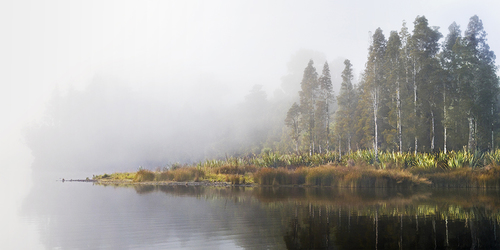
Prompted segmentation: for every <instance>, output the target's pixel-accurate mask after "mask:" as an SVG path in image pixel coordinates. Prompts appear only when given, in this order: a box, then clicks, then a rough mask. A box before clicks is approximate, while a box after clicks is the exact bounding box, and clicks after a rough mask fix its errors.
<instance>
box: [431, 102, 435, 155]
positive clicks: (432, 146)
mask: <svg viewBox="0 0 500 250" xmlns="http://www.w3.org/2000/svg"><path fill="white" fill-rule="evenodd" d="M431 123H432V128H431V133H432V137H431V151H434V138H435V134H434V112H433V111H432V110H431Z"/></svg>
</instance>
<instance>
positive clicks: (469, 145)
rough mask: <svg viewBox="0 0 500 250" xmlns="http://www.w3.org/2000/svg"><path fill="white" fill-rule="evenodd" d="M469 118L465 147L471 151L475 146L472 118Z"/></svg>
mask: <svg viewBox="0 0 500 250" xmlns="http://www.w3.org/2000/svg"><path fill="white" fill-rule="evenodd" d="M468 120H469V141H468V143H467V148H468V150H469V151H472V150H473V149H474V148H475V145H474V144H475V142H474V134H475V133H474V118H472V117H470V116H469V118H468Z"/></svg>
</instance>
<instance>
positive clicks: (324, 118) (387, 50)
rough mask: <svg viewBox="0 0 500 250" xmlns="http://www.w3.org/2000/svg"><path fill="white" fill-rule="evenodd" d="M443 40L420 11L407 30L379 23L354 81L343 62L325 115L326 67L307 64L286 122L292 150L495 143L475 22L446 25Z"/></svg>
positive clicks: (491, 92)
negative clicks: (335, 106)
mask: <svg viewBox="0 0 500 250" xmlns="http://www.w3.org/2000/svg"><path fill="white" fill-rule="evenodd" d="M448 29H449V33H448V35H447V36H446V37H445V39H444V41H443V42H442V43H439V40H440V38H442V36H443V35H442V34H441V33H440V32H439V31H438V27H431V26H429V24H428V21H427V19H426V18H425V17H424V16H418V17H417V18H416V19H415V21H414V30H413V32H412V33H410V32H409V31H408V28H407V27H406V24H405V22H403V26H402V28H401V30H400V31H399V32H398V31H391V32H390V35H389V38H386V37H385V36H384V34H383V32H382V30H381V29H380V28H378V29H377V30H376V31H375V32H374V33H373V36H372V38H371V45H370V47H369V49H368V61H367V62H366V68H365V69H364V71H363V72H362V76H361V77H360V82H359V84H357V85H355V84H353V70H352V65H351V63H350V61H349V60H345V61H344V65H345V67H344V70H343V71H342V74H341V76H342V84H341V89H340V93H339V94H338V95H337V98H336V101H337V104H338V109H337V110H336V112H335V114H334V119H333V120H332V119H331V114H330V111H331V109H329V105H330V104H331V103H333V101H334V100H333V97H334V95H333V93H332V89H331V81H330V75H329V69H328V64H327V63H325V65H324V67H323V70H322V73H321V75H320V76H319V77H318V73H317V71H316V69H315V68H314V66H313V61H310V62H309V64H308V65H307V67H306V68H305V70H304V75H303V79H302V82H301V90H300V91H299V96H300V100H299V102H298V103H297V102H296V103H293V105H292V106H291V107H290V109H289V111H288V113H287V117H286V120H285V123H286V125H287V127H288V131H289V134H290V138H291V139H292V140H293V141H294V143H295V150H296V151H297V152H309V153H316V152H317V153H321V152H322V150H338V152H339V154H342V152H350V151H351V150H358V149H373V150H374V151H375V155H377V151H378V150H386V151H399V152H408V151H411V152H415V153H416V152H435V151H443V152H445V153H446V151H449V150H461V149H463V148H464V147H465V148H466V149H467V150H469V151H475V150H488V149H490V150H491V149H493V148H495V147H498V133H499V110H500V107H499V101H498V100H499V98H498V97H499V78H498V76H497V74H496V70H497V68H496V65H495V54H494V53H493V51H491V50H490V49H489V46H488V44H487V40H486V32H485V31H484V29H483V24H482V21H481V20H480V19H479V18H478V17H477V16H473V17H471V18H470V21H469V24H468V26H467V28H466V30H465V32H464V33H463V34H462V32H461V30H460V27H459V26H458V25H457V24H456V23H452V24H451V25H450V26H449V28H448Z"/></svg>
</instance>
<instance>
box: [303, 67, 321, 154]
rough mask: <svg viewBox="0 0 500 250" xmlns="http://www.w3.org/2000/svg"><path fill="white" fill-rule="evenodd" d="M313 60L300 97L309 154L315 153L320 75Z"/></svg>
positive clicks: (306, 73)
mask: <svg viewBox="0 0 500 250" xmlns="http://www.w3.org/2000/svg"><path fill="white" fill-rule="evenodd" d="M313 65H314V62H313V60H310V61H309V63H308V64H307V67H306V68H305V69H304V75H303V77H302V82H301V83H300V87H301V91H299V96H300V110H301V121H300V123H301V126H302V130H303V131H305V132H306V138H304V139H306V141H307V145H308V146H309V154H310V155H312V153H313V152H314V151H315V145H314V139H315V131H314V128H315V121H316V119H315V115H316V114H315V111H316V101H317V97H318V92H319V83H318V73H316V68H314V66H313Z"/></svg>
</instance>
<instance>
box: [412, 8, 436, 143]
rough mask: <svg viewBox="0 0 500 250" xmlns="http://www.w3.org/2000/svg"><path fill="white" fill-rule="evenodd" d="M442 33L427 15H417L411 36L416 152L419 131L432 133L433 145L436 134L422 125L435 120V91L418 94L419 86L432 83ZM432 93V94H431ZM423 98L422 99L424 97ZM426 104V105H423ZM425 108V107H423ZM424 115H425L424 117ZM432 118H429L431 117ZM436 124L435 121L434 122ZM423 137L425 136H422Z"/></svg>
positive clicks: (427, 86) (423, 86)
mask: <svg viewBox="0 0 500 250" xmlns="http://www.w3.org/2000/svg"><path fill="white" fill-rule="evenodd" d="M441 36H442V35H441V33H439V31H438V28H437V27H433V28H431V27H429V25H428V21H427V19H426V18H425V16H421V17H420V16H417V18H416V19H415V22H414V30H413V35H412V36H411V38H410V48H411V49H410V55H411V62H412V64H413V65H412V66H413V79H412V80H413V105H414V126H415V153H417V150H418V138H419V135H418V132H419V131H420V133H421V134H422V133H423V134H431V137H432V138H431V143H430V144H431V147H432V140H433V138H434V134H433V133H432V132H433V131H434V130H435V129H434V127H432V128H431V130H432V131H428V130H427V129H424V128H423V127H422V123H423V121H426V120H430V121H431V122H434V120H435V118H434V115H435V114H434V113H435V106H436V104H435V102H436V101H435V98H434V95H433V94H435V91H432V92H431V91H429V92H427V93H425V94H424V95H421V98H419V96H418V88H419V86H420V87H421V88H426V89H427V90H430V89H431V88H430V87H431V86H432V83H431V81H432V80H431V79H430V76H431V75H432V74H433V73H434V71H435V70H436V58H435V55H436V54H437V52H438V51H439V44H438V41H439V39H440V38H441ZM429 95H432V96H429ZM422 98H423V100H420V99H422ZM422 105H426V107H422ZM422 108H424V109H422ZM422 115H423V116H424V117H422ZM429 116H430V119H427V118H429ZM434 124H435V123H434ZM421 137H423V136H421Z"/></svg>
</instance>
